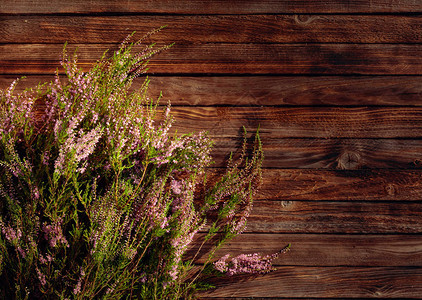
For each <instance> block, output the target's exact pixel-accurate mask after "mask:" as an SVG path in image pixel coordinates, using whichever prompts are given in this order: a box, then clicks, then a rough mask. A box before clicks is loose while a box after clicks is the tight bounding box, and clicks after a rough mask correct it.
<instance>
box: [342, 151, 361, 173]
mask: <svg viewBox="0 0 422 300" xmlns="http://www.w3.org/2000/svg"><path fill="white" fill-rule="evenodd" d="M360 165H361V157H360V154H359V153H356V152H353V151H345V152H343V153H342V154H341V155H340V157H339V158H338V159H337V169H341V170H354V169H358V168H359V167H360Z"/></svg>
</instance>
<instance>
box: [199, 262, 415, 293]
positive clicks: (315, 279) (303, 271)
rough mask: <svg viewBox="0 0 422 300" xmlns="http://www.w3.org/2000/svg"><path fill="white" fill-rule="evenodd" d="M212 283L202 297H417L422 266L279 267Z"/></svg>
mask: <svg viewBox="0 0 422 300" xmlns="http://www.w3.org/2000/svg"><path fill="white" fill-rule="evenodd" d="M215 282H216V283H217V288H216V289H214V290H211V291H209V292H206V293H204V294H202V296H203V297H207V299H212V298H216V297H225V298H227V299H231V298H235V297H262V299H266V298H271V297H273V298H284V297H285V298H289V299H291V298H342V299H344V298H356V297H357V298H396V299H397V298H419V297H420V295H421V294H422V268H400V267H366V268H365V267H360V268H347V267H296V266H295V267H279V268H278V270H277V271H275V272H272V273H269V274H266V275H263V276H253V277H251V276H235V277H233V278H231V279H227V278H222V279H220V280H215ZM254 299H255V298H254Z"/></svg>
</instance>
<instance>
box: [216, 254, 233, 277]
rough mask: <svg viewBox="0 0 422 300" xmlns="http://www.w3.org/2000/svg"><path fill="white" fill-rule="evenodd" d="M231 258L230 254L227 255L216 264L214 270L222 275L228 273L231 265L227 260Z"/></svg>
mask: <svg viewBox="0 0 422 300" xmlns="http://www.w3.org/2000/svg"><path fill="white" fill-rule="evenodd" d="M229 256H230V254H226V255H224V256H223V257H221V258H220V259H219V260H217V261H216V262H214V268H215V269H216V270H217V271H219V272H221V273H226V272H227V270H228V268H229V264H228V263H227V262H226V260H227V259H228V258H229Z"/></svg>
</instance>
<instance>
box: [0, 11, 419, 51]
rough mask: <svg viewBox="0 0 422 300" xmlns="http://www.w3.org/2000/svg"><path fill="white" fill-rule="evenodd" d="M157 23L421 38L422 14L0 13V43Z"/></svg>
mask: <svg viewBox="0 0 422 300" xmlns="http://www.w3.org/2000/svg"><path fill="white" fill-rule="evenodd" d="M163 25H167V26H168V27H167V28H166V29H165V30H163V31H161V32H160V33H158V34H155V35H153V36H152V37H151V39H150V41H151V42H152V41H155V42H162V43H170V42H175V43H177V44H180V43H184V44H189V45H190V44H192V43H221V42H229V43H421V42H422V17H421V16H413V15H411V16H398V15H393V16H391V15H389V16H385V15H375V16H374V15H363V16H362V15H353V16H350V15H242V16H239V15H218V16H210V15H207V16H203V15H199V16H198V15H196V16H192V15H188V16H186V15H185V16H180V15H176V16H174V15H171V16H162V15H160V16H154V15H152V16H151V15H147V16H139V15H135V16H132V15H131V16H84V15H83V16H75V15H73V16H54V15H53V16H45V15H43V16H39V15H36V16H31V15H29V16H28V15H24V16H20V15H19V16H4V17H2V18H1V19H0V28H3V30H1V31H0V43H39V44H44V43H61V44H63V43H65V42H66V41H67V42H68V43H76V44H78V43H80V44H85V43H88V44H91V43H98V44H103V43H119V42H121V41H122V40H123V39H124V38H125V37H126V36H127V35H128V34H130V33H132V32H133V31H136V32H138V34H137V35H136V36H139V37H141V36H142V35H143V34H145V33H147V32H149V31H151V30H152V29H154V28H159V27H161V26H163ZM81 32H83V34H80V33H81ZM257 33H259V34H257Z"/></svg>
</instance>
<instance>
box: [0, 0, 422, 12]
mask: <svg viewBox="0 0 422 300" xmlns="http://www.w3.org/2000/svg"><path fill="white" fill-rule="evenodd" d="M397 12H413V13H415V12H422V4H421V3H420V2H419V1H415V0H371V1H348V2H344V1H343V0H324V1H320V0H311V1H307V0H291V1H276V0H263V1H262V0H247V1H244V0H231V1H226V0H213V1H206V0H178V1H165V0H158V1H157V0H144V1H141V2H140V1H136V0H128V1H124V2H120V1H114V0H91V1H85V0H72V1H66V2H63V1H59V0H51V1H47V0H37V1H34V0H3V1H1V2H0V14H30V13H41V14H57V13H165V14H166V13H171V14H257V13H260V14H262V13H270V14H275V13H397Z"/></svg>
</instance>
